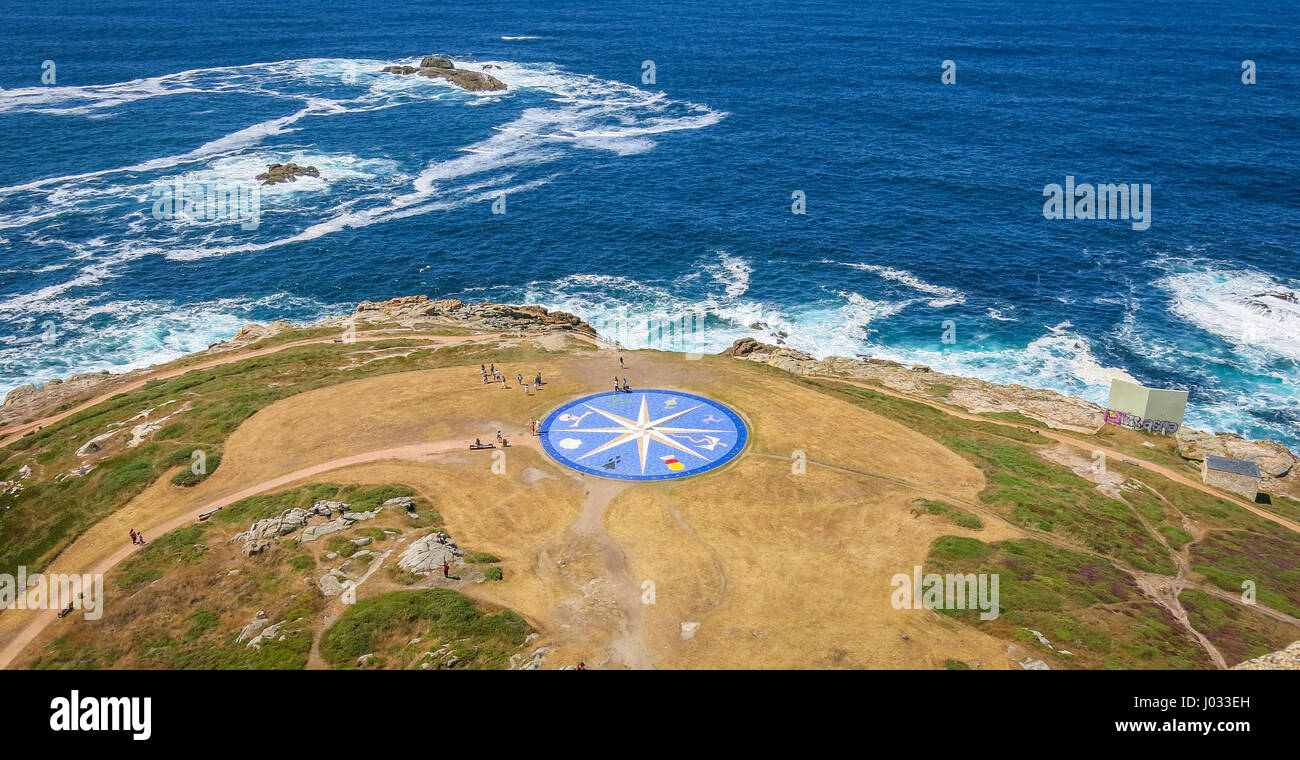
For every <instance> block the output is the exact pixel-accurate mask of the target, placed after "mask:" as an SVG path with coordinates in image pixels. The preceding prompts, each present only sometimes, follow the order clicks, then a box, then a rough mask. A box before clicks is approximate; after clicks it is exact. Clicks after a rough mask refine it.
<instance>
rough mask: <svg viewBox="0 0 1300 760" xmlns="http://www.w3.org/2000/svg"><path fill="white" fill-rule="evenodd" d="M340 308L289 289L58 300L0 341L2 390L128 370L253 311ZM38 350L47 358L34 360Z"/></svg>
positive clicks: (202, 339)
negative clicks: (249, 294)
mask: <svg viewBox="0 0 1300 760" xmlns="http://www.w3.org/2000/svg"><path fill="white" fill-rule="evenodd" d="M342 308H343V307H342V306H341V305H331V304H323V303H320V302H317V301H312V300H310V299H303V298H296V297H292V296H289V295H287V294H284V293H280V294H276V295H273V296H267V297H265V298H259V299H247V298H229V299H220V300H215V301H205V302H200V303H193V304H184V305H178V304H172V303H167V302H156V301H144V300H118V301H106V302H99V301H92V300H89V299H56V300H54V301H49V302H46V303H45V304H43V308H42V309H41V310H39V311H34V312H32V313H29V314H28V315H26V318H25V319H22V320H18V321H17V324H18V325H19V328H20V329H19V331H18V332H16V333H15V334H13V335H11V336H9V337H7V338H6V341H5V342H4V343H3V344H0V395H3V394H5V393H8V392H9V391H10V390H13V388H15V387H16V386H18V385H20V384H23V383H36V384H41V383H44V382H47V381H49V380H52V379H56V378H64V377H67V376H68V375H71V374H73V373H79V372H97V371H100V370H108V371H112V372H127V371H130V370H132V369H138V368H141V367H147V366H150V365H152V364H157V363H160V362H166V361H171V360H173V359H177V358H179V357H181V356H184V355H186V354H189V353H193V352H194V351H201V350H203V349H205V348H207V347H208V345H209V344H211V343H214V342H216V341H219V340H225V339H227V338H229V337H230V336H231V335H233V334H234V333H235V332H236V331H237V330H238V329H239V328H240V327H241V326H243V325H244V324H246V323H247V322H248V321H250V319H252V318H254V316H253V315H261V316H262V318H265V317H266V315H275V316H278V315H280V314H284V313H292V314H295V315H306V317H307V318H316V317H323V316H325V315H327V314H331V313H336V312H338V311H339V310H340V309H342ZM47 327H50V328H52V330H53V333H52V342H47V341H48V338H47V333H46V328H47ZM34 356H40V357H41V358H42V359H43V361H41V362H40V363H39V364H38V363H36V362H34V361H33V357H34Z"/></svg>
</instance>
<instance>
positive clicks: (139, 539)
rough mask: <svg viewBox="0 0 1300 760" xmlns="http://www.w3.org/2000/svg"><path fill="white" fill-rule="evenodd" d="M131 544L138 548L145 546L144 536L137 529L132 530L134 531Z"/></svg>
mask: <svg viewBox="0 0 1300 760" xmlns="http://www.w3.org/2000/svg"><path fill="white" fill-rule="evenodd" d="M131 543H133V544H135V545H137V546H144V544H145V541H144V534H143V533H141V532H140V531H138V530H136V529H135V528H132V529H131Z"/></svg>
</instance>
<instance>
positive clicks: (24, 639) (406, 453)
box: [0, 440, 531, 670]
mask: <svg viewBox="0 0 1300 760" xmlns="http://www.w3.org/2000/svg"><path fill="white" fill-rule="evenodd" d="M529 443H530V444H531V442H529ZM465 446H466V444H465V442H464V441H461V440H451V441H434V442H430V443H420V444H413V445H410V446H397V447H394V448H388V449H377V450H374V451H367V452H365V453H362V454H355V455H353V456H348V457H342V458H339V459H333V460H330V461H327V462H321V463H319V464H315V465H312V466H310V467H304V468H302V469H300V470H295V471H293V472H290V473H286V474H284V475H281V476H278V477H275V478H271V479H268V480H264V481H262V482H260V483H257V484H256V485H252V486H249V487H247V488H245V489H243V490H240V491H236V492H235V493H232V494H228V495H226V496H222V497H221V498H219V499H214V500H212V501H209V502H207V503H206V504H203V505H202V506H200V507H197V508H196V507H191V508H189V509H186V510H185V511H184V512H183V513H181V514H167V515H158V516H157V518H156V520H155V521H154V522H152V523H145V525H146V528H145V530H143V531H141V532H143V533H144V534H145V535H146V536H161V535H165V534H167V533H170V532H171V531H174V530H176V529H178V528H181V527H184V526H185V525H186V524H187V523H190V522H192V521H193V520H195V519H197V517H198V516H199V515H200V514H202V513H204V512H209V511H211V510H214V509H218V508H221V507H226V506H229V505H230V504H233V503H235V502H237V501H240V500H241V499H246V498H248V497H250V496H256V495H258V494H261V493H266V492H267V491H272V490H276V489H279V488H282V487H284V486H288V485H290V484H293V483H296V482H298V481H301V480H304V479H306V478H310V477H312V476H314V475H320V474H321V473H325V472H329V471H331V470H337V469H340V468H343V467H351V466H353V465H359V464H367V463H370V462H378V461H382V460H385V459H406V460H413V461H421V460H424V459H426V458H428V457H431V456H434V455H437V454H442V453H446V452H449V451H460V450H463V449H464V448H465ZM103 526H104V522H103V521H101V522H100V523H96V525H95V526H94V527H92V528H90V530H88V531H86V532H85V533H83V534H82V535H81V536H80V537H78V539H77V542H74V543H73V544H72V545H71V546H69V547H68V549H67V550H65V551H64V553H63V554H62V555H60V560H61V561H60V562H59V565H60V567H51V568H50V569H49V570H48V571H47V572H48V573H74V572H75V573H91V574H105V573H108V572H109V571H110V570H112V569H113V568H114V567H115V566H116V565H117V564H118V563H120V562H122V561H123V560H125V559H126V558H127V557H129V556H131V554H132V553H133V552H134V551H135V550H136V548H137V547H135V546H132V545H130V544H127V545H125V546H122V547H121V548H120V549H118V550H117V551H115V552H113V553H112V554H111V555H109V556H108V557H106V558H104V559H102V560H101V561H99V562H98V563H97V564H95V565H94V566H93V567H85V566H84V561H83V565H82V566H80V567H77V566H76V565H77V564H78V559H77V554H78V551H77V543H78V542H83V541H84V542H86V543H90V544H93V543H96V542H95V541H93V540H90V534H93V533H95V532H97V531H99V530H102V529H103ZM68 565H73V567H68ZM9 612H11V613H12V612H13V611H12V610H11V611H9ZM32 616H33V617H32V619H31V620H30V621H29V622H28V623H27V625H26V626H25V627H24V628H23V629H22V630H21V631H20V632H19V633H18V634H17V635H16V636H15V637H14V638H13V639H12V640H10V641H9V643H8V644H6V645H5V648H4V649H3V650H0V670H4V669H7V668H8V667H9V666H10V665H11V664H12V663H13V661H14V659H15V658H17V657H18V655H19V654H20V653H21V652H22V650H23V649H24V648H26V646H27V645H28V644H30V643H31V642H32V641H34V640H35V639H36V637H37V636H39V635H40V633H41V631H43V630H45V627H46V626H48V625H49V624H50V623H51V622H53V621H54V620H56V619H58V612H57V610H42V611H38V612H33V613H32Z"/></svg>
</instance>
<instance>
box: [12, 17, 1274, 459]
mask: <svg viewBox="0 0 1300 760" xmlns="http://www.w3.org/2000/svg"><path fill="white" fill-rule="evenodd" d="M3 5H4V18H5V19H6V26H7V27H8V28H7V29H6V39H5V43H4V54H3V56H0V88H3V89H2V90H0V137H3V140H2V144H3V146H4V150H5V152H6V155H5V157H4V160H3V161H0V250H3V252H4V254H5V255H4V260H3V262H0V393H3V392H7V391H9V390H11V389H12V388H14V387H16V386H18V385H21V384H24V383H38V384H39V383H42V382H45V381H48V380H50V379H53V378H60V377H65V376H67V375H70V374H73V373H78V372H87V371H98V370H104V369H107V370H112V371H115V372H118V371H125V370H128V369H132V368H137V367H142V366H147V365H149V364H153V363H157V362H161V361H165V360H168V359H172V358H175V357H178V356H180V355H182V354H184V353H188V352H191V351H195V350H200V349H203V348H205V347H207V346H208V344H209V343H211V342H213V341H217V340H222V339H225V338H228V337H230V336H231V335H232V334H233V333H234V332H235V330H237V329H238V328H239V327H240V326H241V325H242V324H245V323H247V322H250V321H263V322H264V321H267V320H271V319H277V318H287V319H291V320H296V321H307V320H312V319H317V318H320V317H323V316H327V315H335V314H342V313H346V312H347V311H348V310H349V309H350V308H351V306H352V305H353V304H355V303H356V302H357V301H360V300H364V299H383V298H389V297H393V296H398V295H408V294H416V293H424V294H428V295H430V296H433V297H451V298H461V299H465V300H494V301H501V302H527V303H537V304H541V305H544V306H547V307H551V308H558V309H563V310H565V311H570V312H573V313H575V314H578V315H579V316H582V317H583V318H585V319H587V320H588V321H589V322H591V323H592V324H594V325H596V326H597V327H599V328H601V329H602V331H604V332H606V333H607V334H611V335H614V337H617V338H619V339H620V340H623V341H624V342H625V343H627V344H628V345H629V346H630V347H633V348H636V347H645V346H650V347H664V348H674V347H680V346H676V345H665V340H666V339H665V338H664V337H663V336H664V330H663V329H662V326H663V325H665V324H667V325H670V326H671V325H677V326H679V327H677V328H676V329H677V330H678V332H675V333H673V332H671V330H670V335H672V336H673V340H676V339H678V338H681V337H683V336H682V333H681V331H680V330H681V328H680V325H682V324H689V325H690V328H689V330H688V331H687V334H686V336H685V338H687V339H688V340H689V341H690V343H691V345H690V346H689V349H690V350H699V351H703V350H708V351H718V350H721V349H723V348H725V347H727V346H728V345H730V344H731V342H732V341H734V340H735V339H737V338H739V337H742V336H745V335H752V336H754V337H756V338H759V339H760V340H764V341H766V342H774V341H776V340H777V339H780V340H783V341H784V343H785V344H786V345H788V346H790V347H793V348H797V349H800V350H804V351H807V352H809V353H812V354H814V355H816V356H819V357H822V356H828V355H844V356H854V355H865V356H873V357H879V358H887V359H895V360H898V361H903V362H909V363H922V364H926V365H929V366H930V367H932V368H934V369H936V370H941V371H945V372H951V373H955V374H961V375H968V376H974V377H980V378H984V379H987V380H992V381H997V382H1004V383H1011V382H1015V383H1022V384H1025V385H1030V386H1036V387H1043V388H1051V389H1054V390H1058V391H1061V392H1064V393H1068V394H1071V395H1076V396H1081V397H1084V398H1087V399H1090V400H1092V401H1096V402H1099V403H1104V401H1105V399H1106V395H1107V389H1108V386H1109V381H1110V379H1111V378H1112V377H1127V378H1132V379H1135V380H1137V381H1140V382H1143V383H1149V384H1153V385H1157V386H1161V387H1172V388H1181V389H1186V390H1188V391H1189V392H1190V399H1189V405H1188V411H1187V419H1186V421H1187V424H1189V425H1191V426H1194V427H1200V428H1203V429H1208V430H1214V431H1231V432H1235V433H1239V434H1241V435H1245V436H1247V437H1252V438H1273V439H1277V440H1281V441H1283V442H1285V443H1287V444H1288V445H1289V446H1291V447H1292V448H1293V449H1296V450H1300V392H1297V387H1298V386H1297V381H1298V380H1300V279H1297V276H1298V275H1297V266H1296V261H1297V252H1298V250H1300V245H1298V244H1297V243H1298V242H1300V200H1298V198H1300V196H1298V195H1297V193H1296V190H1295V184H1296V182H1297V181H1298V180H1300V171H1297V170H1298V169H1300V161H1298V160H1297V156H1298V155H1300V151H1298V150H1297V149H1298V148H1300V119H1298V118H1297V115H1298V114H1300V107H1298V106H1300V61H1297V58H1296V40H1298V39H1300V4H1297V3H1295V2H1245V3H1242V2H1232V3H1229V2H1226V0H1225V1H1218V0H1216V1H1212V2H1165V1H1163V0H1161V1H1157V2H1147V3H1121V2H1102V3H1091V4H1079V3H1061V2H1049V3H1033V4H1028V3H1012V2H994V1H992V0H975V1H974V2H965V3H937V2H909V3H900V4H876V3H850V2H828V3H800V2H772V1H771V0H761V1H759V2H752V3H744V4H739V3H728V2H717V1H707V2H690V3H677V2H656V3H645V2H624V1H618V2H601V3H595V2H592V3H585V2H584V3H579V2H571V1H564V2H549V3H536V2H521V1H518V0H510V1H508V2H496V3H485V4H475V5H474V7H473V8H472V9H471V8H469V7H465V6H458V5H449V4H439V3H408V2H389V3H383V4H370V5H368V6H366V7H356V6H352V5H349V4H342V3H336V2H312V3H307V2H301V1H300V0H286V2H281V3H276V4H274V5H272V6H268V5H266V4H264V3H252V2H243V1H234V2H222V3H198V2H169V3H165V4H155V3H146V2H139V1H133V2H120V1H118V0H104V1H103V2H97V3H94V4H86V3H71V2H46V3H40V4H30V3H25V4H20V3H15V2H9V1H6V2H4V3H3ZM431 54H443V55H447V56H450V57H451V58H452V59H453V60H454V61H456V62H457V65H458V66H464V67H467V68H481V67H485V66H490V67H491V68H489V69H488V73H491V74H492V75H494V76H496V77H497V78H499V79H501V80H502V81H504V82H505V83H506V84H507V85H508V89H507V90H506V91H505V92H503V93H470V92H465V91H462V90H459V89H457V88H456V87H454V86H452V85H450V84H448V83H446V82H442V81H438V80H432V79H426V78H423V77H404V76H400V75H395V74H382V73H379V69H380V68H381V67H382V66H384V65H389V64H397V63H416V62H418V59H419V58H420V57H421V56H424V55H431ZM1245 61H1250V62H1252V63H1251V64H1244V63H1243V62H1245ZM945 62H950V63H945ZM1251 76H1253V77H1254V80H1253V81H1254V83H1253V84H1247V83H1246V82H1245V81H1244V79H1249V78H1250V77H1251ZM945 78H946V79H947V80H948V81H950V82H951V83H950V84H946V83H945V81H944V80H945ZM288 161H293V162H296V163H299V164H310V165H313V166H315V167H317V169H318V170H319V173H320V177H319V178H301V179H299V180H298V181H297V182H294V183H286V184H279V185H273V186H267V187H262V188H260V189H259V190H258V191H257V192H259V193H260V195H253V196H252V197H253V198H254V199H255V203H256V205H255V206H250V207H249V208H256V210H257V214H256V220H255V223H250V218H251V217H249V216H248V215H247V214H246V215H244V216H243V217H241V218H240V219H239V220H236V219H233V218H231V217H230V216H229V215H227V216H225V217H222V218H216V219H212V218H201V217H200V216H199V215H197V214H191V215H189V216H186V215H183V214H182V215H177V214H175V213H171V214H168V213H161V214H160V213H158V206H159V204H158V201H159V199H160V198H164V197H166V193H168V192H179V190H178V188H179V187H188V188H191V189H192V188H194V187H200V188H218V189H219V188H240V189H241V190H246V191H249V192H252V188H253V187H254V186H255V184H254V182H253V180H252V178H253V177H254V176H255V175H256V174H257V173H259V172H261V171H264V170H265V168H266V165H268V164H270V163H277V162H279V163H283V162H288ZM1067 178H1073V179H1070V180H1067ZM1067 181H1068V182H1072V183H1077V184H1079V185H1082V184H1084V183H1088V184H1090V185H1095V184H1099V183H1107V184H1121V183H1122V184H1125V185H1129V186H1131V187H1132V188H1133V190H1134V191H1135V192H1134V195H1135V196H1136V197H1140V196H1141V193H1140V192H1138V191H1139V190H1141V189H1142V188H1145V187H1148V186H1149V191H1150V205H1149V206H1147V207H1146V208H1145V211H1148V212H1149V226H1147V227H1145V228H1141V227H1143V225H1142V224H1139V223H1136V222H1134V221H1132V220H1130V219H1122V218H1115V219H1111V218H1096V219H1087V218H1072V219H1071V218H1061V219H1054V218H1046V216H1045V214H1044V204H1045V202H1046V198H1045V195H1044V192H1045V188H1048V187H1049V186H1050V185H1053V184H1056V185H1064V184H1065V183H1066V182H1067ZM178 182H179V183H180V185H179V186H178V184H177V183H178ZM169 189H170V190H169ZM1112 207H1113V204H1112ZM166 208H171V207H164V212H165V211H166ZM1134 210H1135V211H1136V210H1137V209H1134ZM494 211H503V212H504V213H494ZM797 211H802V212H803V213H796V212H797ZM1085 215H1086V214H1085ZM1076 216H1077V215H1076ZM669 342H670V343H671V341H669Z"/></svg>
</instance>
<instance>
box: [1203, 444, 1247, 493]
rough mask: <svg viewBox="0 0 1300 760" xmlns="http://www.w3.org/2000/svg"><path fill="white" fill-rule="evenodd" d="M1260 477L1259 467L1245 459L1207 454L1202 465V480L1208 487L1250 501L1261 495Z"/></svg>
mask: <svg viewBox="0 0 1300 760" xmlns="http://www.w3.org/2000/svg"><path fill="white" fill-rule="evenodd" d="M1260 476H1261V473H1260V471H1259V465H1257V464H1255V463H1254V462H1249V461H1247V460H1245V459H1230V458H1228V457H1220V456H1215V455H1214V454H1206V455H1205V461H1204V462H1202V463H1201V480H1202V481H1203V482H1204V483H1205V484H1206V485H1207V486H1216V487H1218V488H1222V489H1223V490H1225V491H1231V492H1232V493H1235V494H1240V495H1241V496H1244V497H1246V498H1247V499H1249V500H1250V501H1254V500H1255V497H1256V496H1258V495H1259V479H1260Z"/></svg>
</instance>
